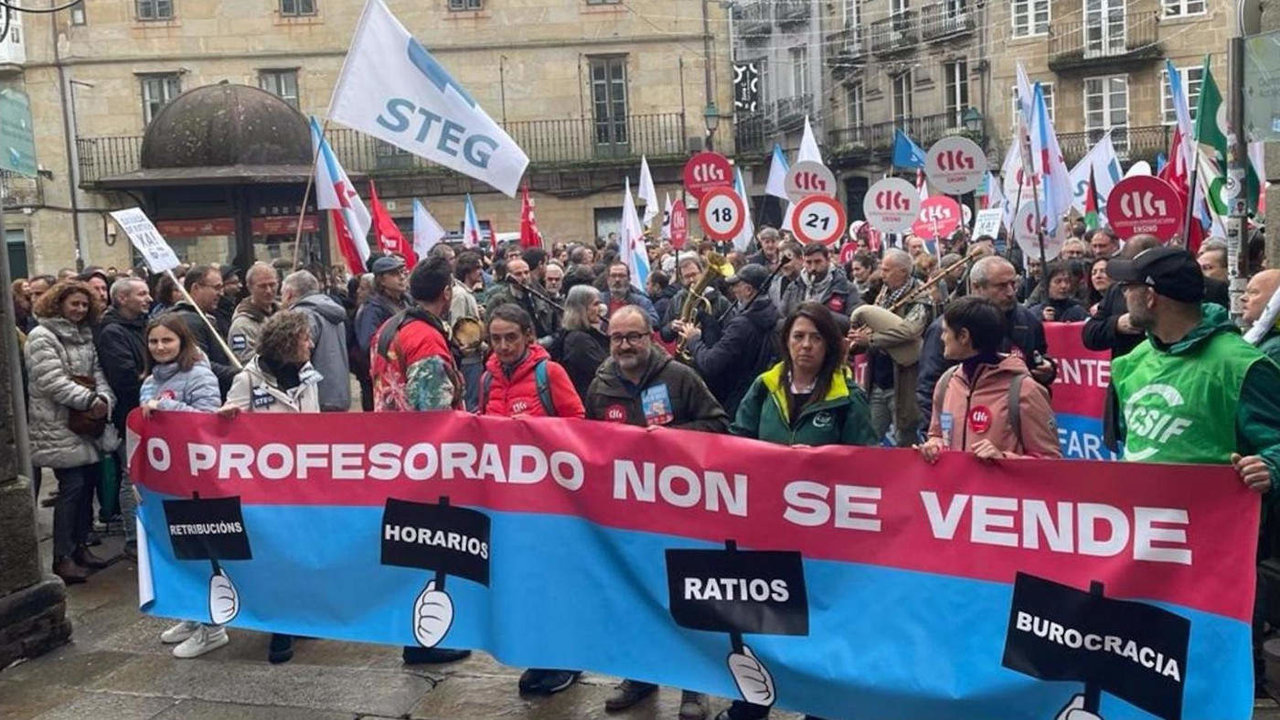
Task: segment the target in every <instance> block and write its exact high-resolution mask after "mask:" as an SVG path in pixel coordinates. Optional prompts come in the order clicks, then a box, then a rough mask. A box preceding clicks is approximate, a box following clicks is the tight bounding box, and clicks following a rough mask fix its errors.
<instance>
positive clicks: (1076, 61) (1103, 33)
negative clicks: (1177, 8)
mask: <svg viewBox="0 0 1280 720" xmlns="http://www.w3.org/2000/svg"><path fill="white" fill-rule="evenodd" d="M1119 12H1121V13H1123V14H1120V15H1117V16H1115V17H1111V18H1108V17H1101V18H1088V17H1087V18H1086V19H1084V20H1076V21H1074V22H1055V23H1053V24H1052V25H1050V26H1049V69H1051V70H1053V71H1054V72H1069V71H1080V70H1092V69H1106V70H1107V71H1110V70H1112V69H1122V68H1124V67H1130V66H1132V65H1135V64H1141V63H1145V62H1155V61H1157V60H1159V59H1160V58H1161V57H1162V56H1163V53H1164V50H1163V48H1162V47H1161V46H1160V42H1159V32H1158V30H1159V22H1160V17H1159V15H1158V13H1157V11H1155V10H1151V11H1146V12H1131V11H1123V10H1121V11H1119Z"/></svg>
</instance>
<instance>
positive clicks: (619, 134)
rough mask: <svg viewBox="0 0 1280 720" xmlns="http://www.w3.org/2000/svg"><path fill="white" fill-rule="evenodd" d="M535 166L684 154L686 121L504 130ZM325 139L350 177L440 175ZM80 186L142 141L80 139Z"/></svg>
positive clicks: (378, 151)
mask: <svg viewBox="0 0 1280 720" xmlns="http://www.w3.org/2000/svg"><path fill="white" fill-rule="evenodd" d="M503 128H504V129H505V130H506V131H507V134H508V135H510V136H511V138H512V139H513V140H515V142H516V144H517V145H519V146H520V148H521V149H523V150H524V152H525V154H527V155H528V156H529V161H530V163H532V164H533V165H535V166H537V165H541V166H550V167H555V166H565V165H569V166H572V165H585V164H593V163H601V164H610V163H616V162H619V161H628V162H629V161H630V160H633V159H638V158H639V157H640V156H641V155H647V156H648V157H649V158H655V157H663V156H667V157H676V156H683V155H685V154H686V148H685V144H686V139H685V138H686V135H685V121H684V115H683V114H681V113H655V114H647V115H628V116H627V117H626V118H625V119H620V120H606V121H601V122H597V121H596V120H594V119H592V118H574V119H562V120H525V121H515V122H508V123H504V124H503ZM325 138H326V139H327V140H328V141H329V145H330V146H331V147H332V148H333V152H334V154H335V155H336V156H337V157H338V161H339V162H341V163H342V166H343V167H344V168H345V169H346V170H347V172H350V173H360V174H365V175H394V174H412V173H420V172H428V171H433V172H439V171H440V168H439V166H437V165H434V164H432V163H429V162H428V161H426V160H424V159H423V158H420V157H418V156H417V155H412V154H410V153H407V152H405V151H403V150H401V149H399V148H397V147H395V146H393V145H389V144H387V143H385V142H383V141H381V140H378V139H377V138H374V137H371V136H369V135H365V134H364V133H361V132H357V131H355V130H351V129H348V128H332V129H330V130H328V131H327V132H326V133H325ZM76 148H77V150H78V151H79V156H80V164H79V170H80V183H81V184H82V185H91V184H93V183H95V182H97V181H99V180H101V179H103V178H106V177H112V176H115V175H123V174H125V173H129V172H133V171H135V170H138V169H140V167H141V165H140V161H139V159H140V157H141V151H142V136H141V135H127V136H113V137H88V138H76Z"/></svg>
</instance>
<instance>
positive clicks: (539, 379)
mask: <svg viewBox="0 0 1280 720" xmlns="http://www.w3.org/2000/svg"><path fill="white" fill-rule="evenodd" d="M533 384H534V386H535V387H537V389H538V402H539V403H542V411H543V412H544V413H546V415H547V417H555V416H556V405H555V403H554V402H552V400H551V381H550V380H549V379H548V378H547V361H546V360H545V359H543V360H539V361H538V362H537V364H535V365H534V366H533Z"/></svg>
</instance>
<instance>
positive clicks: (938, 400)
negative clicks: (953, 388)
mask: <svg viewBox="0 0 1280 720" xmlns="http://www.w3.org/2000/svg"><path fill="white" fill-rule="evenodd" d="M959 369H960V366H959V365H952V366H951V367H949V368H947V369H946V371H945V372H943V373H942V377H940V378H938V384H937V385H934V386H933V407H934V408H935V409H936V408H940V407H942V399H943V398H944V397H946V395H947V386H948V385H950V384H951V378H952V377H954V376H955V374H956V371H957V370H959ZM930 421H932V418H930ZM947 441H948V442H950V441H951V438H947Z"/></svg>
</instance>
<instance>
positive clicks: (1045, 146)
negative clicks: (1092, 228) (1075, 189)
mask: <svg viewBox="0 0 1280 720" xmlns="http://www.w3.org/2000/svg"><path fill="white" fill-rule="evenodd" d="M1033 94H1034V96H1035V116H1034V117H1035V119H1034V122H1033V123H1032V126H1031V150H1032V157H1033V158H1034V159H1035V162H1036V174H1037V175H1039V176H1040V178H1041V188H1043V192H1041V194H1040V215H1041V218H1042V221H1043V222H1044V228H1045V230H1046V231H1047V232H1048V233H1049V235H1051V236H1052V235H1056V234H1057V232H1058V223H1060V222H1061V221H1062V218H1063V216H1064V215H1066V214H1067V210H1069V209H1070V208H1071V200H1072V193H1071V179H1070V175H1069V173H1068V172H1067V165H1066V162H1065V161H1063V159H1062V148H1061V147H1059V146H1058V135H1057V133H1056V132H1054V130H1053V121H1052V120H1050V119H1049V110H1048V108H1047V107H1046V106H1045V102H1044V90H1043V88H1042V87H1041V86H1040V83H1036V86H1035V89H1034V90H1033Z"/></svg>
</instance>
